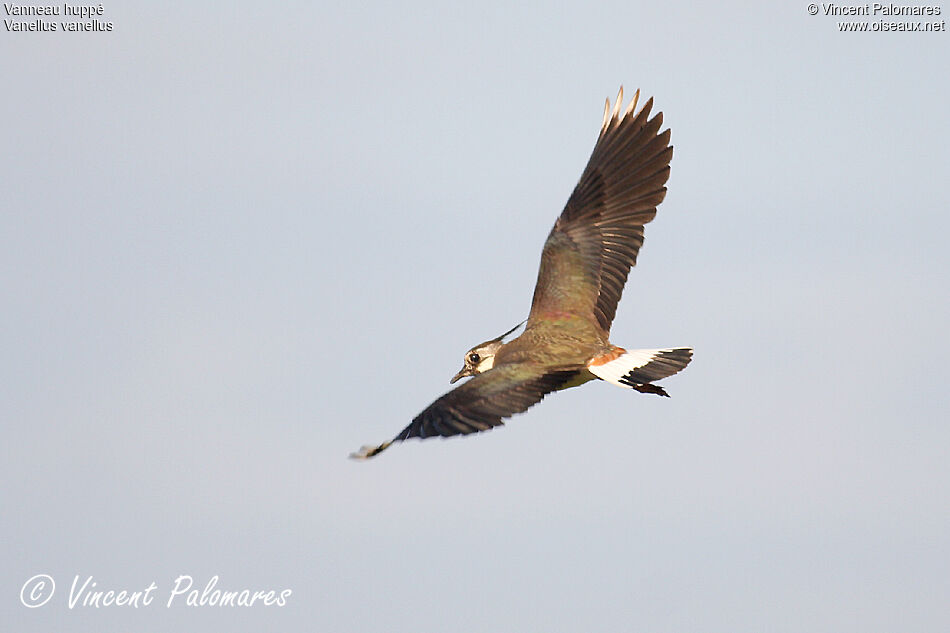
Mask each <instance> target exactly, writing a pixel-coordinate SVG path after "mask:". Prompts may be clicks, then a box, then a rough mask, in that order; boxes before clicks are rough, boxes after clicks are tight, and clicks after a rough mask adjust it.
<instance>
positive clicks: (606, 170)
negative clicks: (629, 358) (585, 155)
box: [528, 88, 673, 335]
mask: <svg viewBox="0 0 950 633" xmlns="http://www.w3.org/2000/svg"><path fill="white" fill-rule="evenodd" d="M639 94H640V93H639V91H638V92H637V96H639ZM637 96H635V97H634V99H633V101H632V102H631V104H630V106H629V107H628V108H627V110H626V111H625V112H624V113H623V114H622V115H621V114H620V106H621V103H622V102H623V89H622V88H621V90H620V94H619V95H618V96H617V102H616V104H615V105H614V108H613V111H612V112H611V110H610V101H609V100H608V101H607V107H606V109H605V111H604V124H603V127H602V128H601V131H600V136H599V138H598V139H597V144H596V145H595V146H594V152H593V154H591V157H590V160H589V161H588V163H587V167H586V168H585V169H584V173H583V175H582V176H581V179H580V181H579V182H578V183H577V186H576V187H574V192H573V193H572V194H571V197H570V199H569V200H568V201H567V205H566V206H565V207H564V211H562V212H561V215H560V217H559V218H558V219H557V222H556V223H555V224H554V228H553V229H551V233H550V235H548V239H547V241H546V242H545V244H544V250H543V252H542V254H541V269H540V271H539V272H538V283H537V285H536V286H535V289H534V299H533V301H532V304H531V314H530V316H529V319H528V327H529V328H530V327H531V326H532V322H537V321H538V320H539V319H541V320H543V319H545V318H548V317H546V315H551V314H563V313H569V314H574V315H579V316H583V317H586V318H590V319H592V320H595V321H596V323H597V325H598V327H599V328H600V329H601V331H602V332H603V333H604V334H605V335H606V334H608V333H609V332H610V324H611V322H613V319H614V314H615V313H616V311H617V303H618V302H619V301H620V295H621V293H622V292H623V286H624V284H625V283H626V281H627V275H628V274H629V272H630V268H631V267H632V266H633V265H634V264H636V262H637V253H638V252H639V251H640V245H641V244H643V225H644V224H646V223H647V222H649V221H650V220H652V219H653V217H654V216H655V215H656V207H657V205H658V204H660V202H661V201H662V200H663V198H664V196H665V195H666V187H664V184H665V183H666V180H667V179H668V178H669V175H670V159H671V158H672V157H673V148H672V146H670V131H669V130H666V131H664V132H662V133H658V132H659V129H660V127H661V126H662V124H663V114H662V113H658V114H657V115H656V116H654V117H653V118H652V119H650V118H649V116H650V110H651V109H652V107H653V99H652V98H651V99H650V100H648V101H647V102H646V103H645V104H644V105H643V108H642V109H641V110H640V111H639V112H637V113H636V114H634V112H633V111H634V109H635V108H636V103H637Z"/></svg>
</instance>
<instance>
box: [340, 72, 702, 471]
mask: <svg viewBox="0 0 950 633" xmlns="http://www.w3.org/2000/svg"><path fill="white" fill-rule="evenodd" d="M639 96H640V91H639V90H637V91H636V94H635V95H634V97H633V99H631V101H630V104H629V105H628V106H627V108H626V109H624V110H623V111H621V106H622V103H623V86H621V87H620V92H619V94H618V95H617V98H616V100H615V101H614V105H613V107H611V104H610V98H609V97H608V99H607V101H606V104H605V106H604V118H603V123H602V124H601V127H600V133H599V135H598V137H597V141H596V143H595V145H594V150H593V152H592V154H591V156H590V159H589V160H588V163H587V166H586V167H585V169H584V171H583V173H582V175H581V177H580V180H579V181H578V182H577V185H576V186H575V187H574V190H573V192H572V193H571V195H570V197H569V198H568V201H567V204H566V205H565V206H564V209H563V210H562V211H561V214H560V215H559V216H558V218H557V221H556V222H555V223H554V227H553V228H552V229H551V232H550V233H549V234H548V237H547V240H546V241H545V243H544V247H543V248H542V251H541V266H540V269H539V271H538V278H537V283H536V284H535V288H534V295H533V297H532V301H531V308H530V311H529V313H528V318H527V319H526V321H523V322H522V323H519V324H518V325H517V326H515V327H514V328H512V329H510V330H508V331H507V332H505V333H504V334H502V335H501V336H498V337H495V338H493V339H491V340H488V341H485V342H484V343H479V344H478V345H476V346H474V347H472V348H471V349H469V350H468V351H467V352H466V353H465V356H464V361H463V363H464V364H463V366H462V369H461V370H460V371H459V372H458V373H457V374H455V376H454V377H453V378H452V379H451V380H450V381H449V382H450V383H452V384H454V383H455V382H457V381H458V380H460V379H462V378H466V377H470V379H469V380H467V381H466V382H464V383H463V384H461V385H459V386H458V387H455V388H454V389H452V390H451V391H449V392H447V393H446V394H444V395H443V396H442V397H440V398H438V399H437V400H436V401H435V402H433V403H432V404H430V405H429V406H428V407H426V409H425V410H423V411H422V413H420V414H419V415H417V416H416V417H415V418H414V419H413V420H412V422H411V423H410V424H409V426H407V427H406V428H405V429H403V430H402V431H401V432H400V433H399V434H398V435H396V436H395V437H394V438H393V439H391V440H389V441H387V442H383V443H382V444H378V445H367V446H363V447H362V448H360V449H359V450H358V451H356V452H354V453H351V454H350V457H352V458H354V459H369V458H371V457H374V456H376V455H379V454H380V453H382V452H383V451H384V450H386V449H387V448H389V447H390V446H392V445H393V444H394V443H396V442H402V441H403V440H407V439H409V438H413V437H417V438H420V439H425V438H430V437H450V436H454V435H469V434H472V433H478V432H481V431H487V430H490V429H492V428H494V427H497V426H500V425H502V424H504V420H505V419H507V418H509V417H511V416H512V415H515V414H518V413H523V412H524V411H526V410H527V409H528V408H529V407H532V406H534V405H535V404H537V403H538V402H540V401H541V399H542V398H544V397H545V396H546V395H547V394H549V393H552V392H554V391H560V390H563V389H567V388H571V387H576V386H580V385H582V384H584V383H586V382H589V381H591V380H603V381H606V382H609V383H612V384H614V385H617V386H619V387H624V388H628V389H633V390H635V391H639V392H641V393H648V394H655V395H659V396H665V397H669V394H668V393H667V391H666V390H665V389H664V388H663V387H661V386H659V385H656V384H654V383H655V382H656V381H658V380H661V379H663V378H667V377H669V376H672V375H673V374H676V373H677V372H679V371H681V370H682V369H683V368H685V367H686V366H687V365H688V364H689V362H690V361H691V360H692V356H693V349H692V348H691V347H671V348H663V349H634V350H629V351H628V350H626V349H624V348H622V347H619V346H617V345H614V344H613V343H611V342H610V340H609V335H610V327H611V324H612V322H613V320H614V316H615V315H616V311H617V304H618V303H619V301H620V297H621V294H622V293H623V287H624V285H625V284H626V281H627V276H628V275H629V273H630V269H631V268H632V267H633V266H634V265H635V264H636V262H637V255H638V254H639V252H640V247H641V245H642V244H643V230H644V225H646V224H647V223H648V222H650V221H651V220H653V218H654V217H655V215H656V208H657V206H658V205H659V204H660V202H662V201H663V199H664V197H665V196H666V186H665V185H666V182H667V180H668V178H669V175H670V161H671V159H672V157H673V147H672V145H670V130H669V129H668V128H667V129H666V130H665V131H662V132H661V131H660V128H661V127H662V126H663V113H662V112H658V113H657V114H655V115H654V116H653V117H652V118H651V117H650V113H651V111H652V109H653V98H652V97H651V98H650V99H648V100H647V101H646V102H645V103H644V104H643V107H641V108H640V109H639V110H637V109H636V107H637V102H638V100H639ZM522 325H523V326H524V330H523V331H522V332H521V334H520V335H518V336H517V337H515V338H510V337H511V335H512V334H513V333H514V332H515V331H516V330H518V328H520V327H521V326H522Z"/></svg>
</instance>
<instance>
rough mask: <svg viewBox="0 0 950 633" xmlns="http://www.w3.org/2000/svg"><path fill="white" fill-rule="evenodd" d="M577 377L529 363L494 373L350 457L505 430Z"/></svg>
mask: <svg viewBox="0 0 950 633" xmlns="http://www.w3.org/2000/svg"><path fill="white" fill-rule="evenodd" d="M577 371H578V370H577V368H571V369H558V370H554V371H549V370H546V369H545V368H542V367H539V366H537V365H533V364H529V363H516V364H510V365H501V366H498V367H495V368H494V369H491V370H489V371H487V372H485V373H482V374H478V375H477V376H474V377H472V379H471V380H469V381H468V382H465V383H463V384H461V385H459V386H458V387H456V388H455V389H453V390H452V391H449V392H448V393H446V394H445V395H443V396H442V397H441V398H439V399H438V400H436V401H435V402H433V403H432V404H430V405H429V406H428V407H426V408H425V410H424V411H422V413H420V414H419V415H417V416H416V417H415V418H414V419H413V420H412V422H411V423H410V424H409V426H407V427H406V428H405V429H403V430H402V432H400V433H399V435H397V436H396V437H394V438H393V439H392V440H390V441H389V442H385V443H383V444H380V445H379V446H375V447H374V446H364V447H363V448H362V449H360V450H359V451H358V452H356V453H353V454H352V455H351V457H354V458H358V459H365V458H368V457H373V456H374V455H378V454H379V453H381V452H383V451H384V450H386V449H387V448H388V447H389V446H390V445H391V444H392V443H393V442H401V441H403V440H407V439H409V438H411V437H418V438H421V439H425V438H427V437H436V436H441V437H451V436H453V435H468V434H470V433H477V432H479V431H487V430H489V429H491V428H493V427H496V426H500V425H502V424H504V422H503V420H504V419H505V418H509V417H511V416H512V415H514V414H516V413H522V412H524V411H526V410H528V408H529V407H531V406H533V405H535V404H537V403H538V402H541V399H542V398H544V396H545V395H546V394H548V393H550V392H551V391H554V390H556V389H557V388H558V387H560V386H561V385H563V384H564V383H566V382H567V381H568V380H570V379H571V378H573V377H574V375H575V374H576V373H577Z"/></svg>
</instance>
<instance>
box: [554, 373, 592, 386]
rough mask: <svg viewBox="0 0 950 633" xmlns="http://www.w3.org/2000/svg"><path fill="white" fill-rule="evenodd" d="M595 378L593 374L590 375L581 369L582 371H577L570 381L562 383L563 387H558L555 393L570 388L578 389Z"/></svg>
mask: <svg viewBox="0 0 950 633" xmlns="http://www.w3.org/2000/svg"><path fill="white" fill-rule="evenodd" d="M595 378H597V376H595V375H594V374H592V373H590V371H588V370H586V369H582V370H580V371H578V372H577V373H576V374H575V375H574V377H573V378H571V379H570V380H568V381H567V382H566V383H564V384H563V385H561V386H560V387H558V388H557V389H556V391H563V390H565V389H570V388H571V387H580V386H581V385H583V384H584V383H585V382H590V381H591V380H594V379H595Z"/></svg>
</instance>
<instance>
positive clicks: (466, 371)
mask: <svg viewBox="0 0 950 633" xmlns="http://www.w3.org/2000/svg"><path fill="white" fill-rule="evenodd" d="M522 325H524V321H522V322H521V323H519V324H518V325H516V326H514V327H513V328H511V329H510V330H508V331H507V332H505V333H504V334H502V335H501V336H499V337H498V338H493V339H492V340H490V341H485V342H484V343H479V344H478V345H476V346H475V347H473V348H472V349H470V350H468V351H467V352H465V359H464V361H463V362H464V365H462V369H461V370H459V373H457V374H455V376H453V377H452V380H450V381H449V383H450V384H451V383H454V382H455V381H457V380H458V379H459V378H465V377H466V376H475V375H476V374H480V373H482V372H485V371H488V370H489V369H491V368H492V367H494V366H495V354H496V353H497V352H498V350H499V349H501V348H502V347H503V346H504V345H505V337H506V336H508V335H509V334H511V333H512V332H514V331H515V330H517V329H518V328H519V327H521V326H522Z"/></svg>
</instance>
